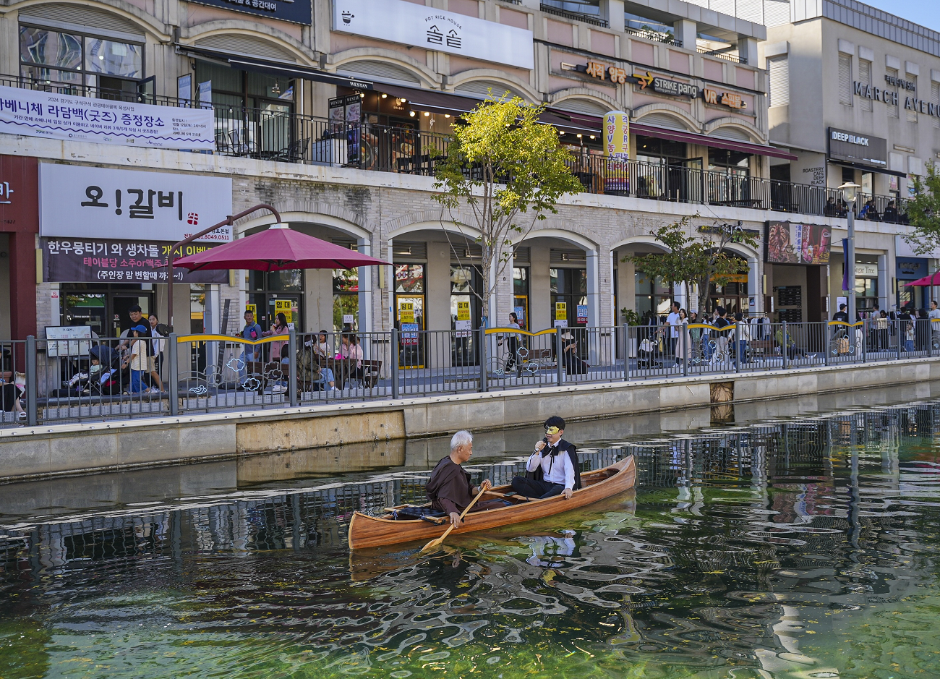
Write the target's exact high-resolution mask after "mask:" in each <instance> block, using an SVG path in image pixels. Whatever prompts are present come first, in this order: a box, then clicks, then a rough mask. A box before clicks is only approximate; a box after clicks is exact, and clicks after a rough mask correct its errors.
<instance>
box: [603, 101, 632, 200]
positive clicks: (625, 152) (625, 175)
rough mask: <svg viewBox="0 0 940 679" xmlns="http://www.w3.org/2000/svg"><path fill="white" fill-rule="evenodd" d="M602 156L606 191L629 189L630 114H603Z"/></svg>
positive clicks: (615, 191) (627, 190) (613, 191)
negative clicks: (603, 158)
mask: <svg viewBox="0 0 940 679" xmlns="http://www.w3.org/2000/svg"><path fill="white" fill-rule="evenodd" d="M602 130H603V135H604V136H603V139H604V156H605V157H606V158H607V167H606V168H605V174H604V188H605V190H606V192H607V193H618V192H621V193H627V192H629V190H630V168H629V164H628V161H629V160H630V116H629V115H628V114H627V113H625V112H623V111H610V112H609V113H607V114H606V115H605V116H604V127H603V128H602Z"/></svg>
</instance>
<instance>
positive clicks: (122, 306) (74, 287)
mask: <svg viewBox="0 0 940 679" xmlns="http://www.w3.org/2000/svg"><path fill="white" fill-rule="evenodd" d="M59 304H60V311H59V313H60V318H61V321H60V323H61V325H73V326H74V325H87V326H89V327H91V331H92V332H93V333H95V334H96V335H98V336H99V337H118V336H120V334H121V333H122V332H123V331H124V330H127V329H128V328H130V327H131V318H130V313H129V310H130V308H131V307H132V306H135V305H139V306H140V308H141V310H142V312H143V315H144V316H149V315H150V312H151V310H152V309H153V308H154V293H153V292H152V291H150V290H143V289H141V286H140V285H134V284H127V285H121V284H111V285H100V286H99V285H95V284H93V283H62V284H61V285H60V287H59Z"/></svg>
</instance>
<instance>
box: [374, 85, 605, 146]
mask: <svg viewBox="0 0 940 679" xmlns="http://www.w3.org/2000/svg"><path fill="white" fill-rule="evenodd" d="M375 90H376V91H377V92H384V93H385V94H390V95H391V96H393V97H398V98H399V99H405V100H407V101H408V103H409V104H411V107H412V108H414V109H417V110H419V111H431V112H433V113H450V114H453V115H455V116H457V115H460V114H461V113H467V112H468V111H472V110H473V109H475V108H476V107H477V106H479V105H480V104H481V103H483V100H482V99H474V98H473V97H462V96H460V95H459V94H450V93H448V92H439V91H437V90H419V89H416V88H411V87H403V86H401V85H384V84H382V83H375ZM539 121H540V122H542V123H544V124H546V125H552V126H553V127H556V128H557V129H558V130H559V131H561V132H566V133H570V134H595V135H599V134H600V129H601V128H600V119H599V118H598V119H597V121H598V124H597V125H595V126H591V125H590V124H588V125H583V124H581V123H580V122H578V121H574V120H573V116H569V115H568V114H566V113H565V112H563V111H550V112H549V111H545V112H544V113H542V115H541V116H539Z"/></svg>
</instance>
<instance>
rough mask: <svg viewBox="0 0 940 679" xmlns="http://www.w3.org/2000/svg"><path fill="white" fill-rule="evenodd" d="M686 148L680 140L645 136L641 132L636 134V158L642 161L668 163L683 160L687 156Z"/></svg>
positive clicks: (657, 163)
mask: <svg viewBox="0 0 940 679" xmlns="http://www.w3.org/2000/svg"><path fill="white" fill-rule="evenodd" d="M686 148H687V147H686V144H685V142H681V141H670V140H669V139H658V138H656V137H646V136H643V135H641V134H638V135H637V136H636V158H637V160H639V161H641V162H644V163H652V164H656V165H668V164H670V161H676V160H678V161H683V162H684V161H685V160H686V157H687V156H688V152H687V150H686Z"/></svg>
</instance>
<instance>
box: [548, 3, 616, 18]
mask: <svg viewBox="0 0 940 679" xmlns="http://www.w3.org/2000/svg"><path fill="white" fill-rule="evenodd" d="M542 4H543V5H547V6H549V7H553V8H555V9H561V10H564V11H566V12H576V13H578V14H587V15H588V16H595V17H600V15H601V7H600V0H542Z"/></svg>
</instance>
